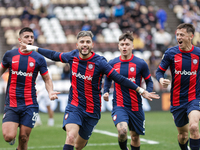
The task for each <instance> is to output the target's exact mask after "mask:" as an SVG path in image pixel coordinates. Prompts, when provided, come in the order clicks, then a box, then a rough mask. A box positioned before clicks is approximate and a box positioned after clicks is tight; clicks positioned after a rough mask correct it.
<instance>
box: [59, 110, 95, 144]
mask: <svg viewBox="0 0 200 150" xmlns="http://www.w3.org/2000/svg"><path fill="white" fill-rule="evenodd" d="M98 121H99V119H97V118H91V117H89V116H88V115H87V114H86V113H84V112H83V111H81V110H79V108H77V107H74V108H73V109H67V108H66V109H65V114H64V118H63V129H64V130H66V129H65V125H66V124H69V123H74V124H77V125H79V126H80V130H79V135H80V136H81V137H82V138H83V139H85V140H88V139H89V138H90V136H91V135H92V131H93V129H94V128H95V126H96V124H97V123H98Z"/></svg>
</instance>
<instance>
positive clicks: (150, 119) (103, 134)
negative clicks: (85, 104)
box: [0, 112, 179, 150]
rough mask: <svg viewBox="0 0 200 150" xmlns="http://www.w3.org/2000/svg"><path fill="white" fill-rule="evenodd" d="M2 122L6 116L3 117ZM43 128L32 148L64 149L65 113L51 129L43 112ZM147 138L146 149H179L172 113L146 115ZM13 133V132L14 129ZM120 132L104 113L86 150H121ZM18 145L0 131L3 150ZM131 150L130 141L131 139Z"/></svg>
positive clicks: (36, 131) (58, 115) (37, 131)
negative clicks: (12, 143)
mask: <svg viewBox="0 0 200 150" xmlns="http://www.w3.org/2000/svg"><path fill="white" fill-rule="evenodd" d="M0 115H1V117H0V123H1V124H2V116H3V114H0ZM40 115H41V119H42V122H43V124H42V126H39V127H36V128H34V129H33V130H32V133H31V135H30V140H29V144H28V147H29V148H28V149H31V150H62V147H63V145H64V141H65V132H64V130H62V118H63V113H55V115H54V118H55V126H54V127H48V126H47V119H48V116H47V114H44V113H40ZM145 117H146V135H145V136H141V149H142V150H179V147H178V142H177V131H176V127H175V125H174V122H173V118H172V116H171V113H170V112H145ZM11 130H12V129H11ZM116 135H117V130H116V128H115V127H114V124H113V122H112V118H111V116H110V112H105V113H102V117H101V119H100V121H99V123H98V124H97V126H96V128H95V130H94V132H93V134H92V136H91V138H90V139H89V142H88V145H87V146H86V147H85V148H84V150H94V149H95V150H119V146H118V142H117V137H116ZM17 142H18V140H16V143H15V144H14V145H13V146H10V145H9V144H8V143H7V142H5V141H4V139H3V136H2V129H1V128H0V150H15V148H16V147H17ZM128 147H129V149H130V139H129V140H128Z"/></svg>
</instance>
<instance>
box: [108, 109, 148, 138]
mask: <svg viewBox="0 0 200 150" xmlns="http://www.w3.org/2000/svg"><path fill="white" fill-rule="evenodd" d="M112 119H113V122H114V124H115V126H116V125H117V124H118V123H119V122H126V123H127V124H128V127H129V130H130V131H135V132H136V133H137V134H139V135H144V134H145V116H144V111H143V110H142V109H141V110H140V111H132V110H130V109H128V108H123V107H116V108H114V109H113V111H112Z"/></svg>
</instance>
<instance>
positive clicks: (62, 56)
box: [38, 48, 70, 63]
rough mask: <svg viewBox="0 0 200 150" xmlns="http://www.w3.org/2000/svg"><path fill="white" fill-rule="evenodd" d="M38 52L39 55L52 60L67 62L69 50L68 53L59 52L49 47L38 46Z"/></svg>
mask: <svg viewBox="0 0 200 150" xmlns="http://www.w3.org/2000/svg"><path fill="white" fill-rule="evenodd" d="M38 53H40V54H41V55H43V56H45V57H47V58H49V59H51V60H54V61H61V62H63V63H68V60H69V57H70V52H68V53H60V52H56V51H53V50H49V49H44V48H39V49H38Z"/></svg>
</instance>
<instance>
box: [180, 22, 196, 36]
mask: <svg viewBox="0 0 200 150" xmlns="http://www.w3.org/2000/svg"><path fill="white" fill-rule="evenodd" d="M177 29H186V30H187V33H189V32H192V34H194V32H195V28H194V26H193V25H192V24H190V23H182V24H180V25H178V27H177Z"/></svg>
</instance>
